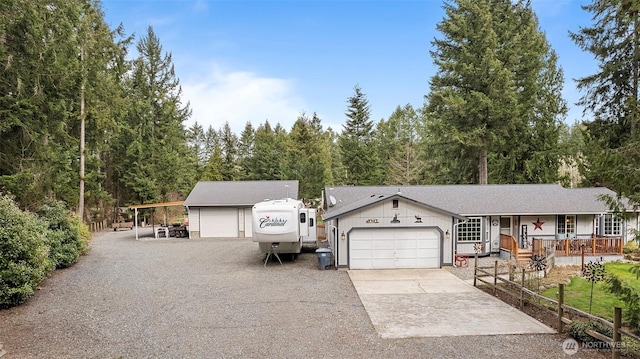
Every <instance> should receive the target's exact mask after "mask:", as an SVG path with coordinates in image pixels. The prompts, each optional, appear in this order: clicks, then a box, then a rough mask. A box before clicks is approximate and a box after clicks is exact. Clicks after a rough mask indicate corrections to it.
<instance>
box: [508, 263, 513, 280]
mask: <svg viewBox="0 0 640 359" xmlns="http://www.w3.org/2000/svg"><path fill="white" fill-rule="evenodd" d="M509 280H510V281H511V282H513V265H511V263H509Z"/></svg>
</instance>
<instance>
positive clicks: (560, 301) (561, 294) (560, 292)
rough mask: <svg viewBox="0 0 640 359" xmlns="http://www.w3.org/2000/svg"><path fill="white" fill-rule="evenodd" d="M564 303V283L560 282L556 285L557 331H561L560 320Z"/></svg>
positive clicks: (561, 323)
mask: <svg viewBox="0 0 640 359" xmlns="http://www.w3.org/2000/svg"><path fill="white" fill-rule="evenodd" d="M563 305H564V283H560V284H559V285H558V333H562V330H563V329H564V328H563V326H564V323H563V322H562V317H563V316H564V309H563V308H562V306H563Z"/></svg>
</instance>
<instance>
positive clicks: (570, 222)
mask: <svg viewBox="0 0 640 359" xmlns="http://www.w3.org/2000/svg"><path fill="white" fill-rule="evenodd" d="M557 223H558V225H557V227H556V228H557V230H556V233H557V234H560V235H566V236H567V237H571V236H575V234H576V216H574V215H573V216H567V215H559V216H558V221H557Z"/></svg>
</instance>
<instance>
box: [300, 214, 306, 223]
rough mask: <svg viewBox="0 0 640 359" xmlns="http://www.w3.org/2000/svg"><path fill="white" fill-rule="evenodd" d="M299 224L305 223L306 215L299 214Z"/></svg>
mask: <svg viewBox="0 0 640 359" xmlns="http://www.w3.org/2000/svg"><path fill="white" fill-rule="evenodd" d="M300 223H307V214H306V213H300Z"/></svg>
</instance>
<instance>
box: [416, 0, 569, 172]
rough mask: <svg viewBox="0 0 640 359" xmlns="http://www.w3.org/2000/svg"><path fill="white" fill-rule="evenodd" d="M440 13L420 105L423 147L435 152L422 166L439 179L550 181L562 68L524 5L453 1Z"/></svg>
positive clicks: (559, 114) (561, 107)
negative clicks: (423, 120) (431, 69)
mask: <svg viewBox="0 0 640 359" xmlns="http://www.w3.org/2000/svg"><path fill="white" fill-rule="evenodd" d="M445 12H446V17H445V19H444V20H443V21H442V22H441V23H439V24H438V26H437V28H438V30H440V31H441V33H442V35H443V37H442V38H441V39H436V40H434V42H433V44H434V46H435V50H434V51H432V52H431V54H432V56H433V58H434V62H435V64H436V66H438V68H439V72H438V73H437V74H436V75H435V76H434V77H433V78H432V80H431V92H430V93H429V95H428V96H427V100H428V105H427V107H426V111H425V118H426V121H427V131H428V134H427V135H426V136H425V140H427V144H428V145H427V146H425V149H426V151H428V152H431V153H432V154H433V153H435V154H438V155H439V156H440V157H439V158H438V161H437V162H435V163H434V162H433V161H432V162H431V163H429V164H428V165H429V166H431V167H435V168H433V172H434V173H436V174H437V176H440V178H439V179H438V180H439V181H441V182H444V183H480V184H487V183H489V181H490V180H491V182H494V183H504V182H507V183H512V182H536V183H540V182H551V181H554V180H556V179H557V171H558V166H559V161H558V155H559V154H558V151H557V150H556V149H557V127H558V125H559V120H560V119H561V118H562V116H564V113H565V112H566V108H565V105H564V102H563V101H562V99H561V93H560V90H561V84H562V73H561V71H560V70H558V68H557V66H556V58H555V54H554V53H553V51H552V50H551V49H550V46H549V45H548V44H547V42H546V39H545V38H544V34H542V33H541V32H540V31H539V30H538V28H537V20H536V18H535V15H534V14H533V11H532V9H531V6H530V4H529V3H528V2H525V1H520V2H516V3H512V2H511V1H509V0H481V1H475V0H458V1H454V2H448V3H446V4H445ZM428 155H429V154H428V153H427V156H428ZM428 171H429V170H428ZM490 177H491V178H490Z"/></svg>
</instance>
